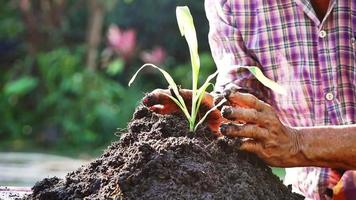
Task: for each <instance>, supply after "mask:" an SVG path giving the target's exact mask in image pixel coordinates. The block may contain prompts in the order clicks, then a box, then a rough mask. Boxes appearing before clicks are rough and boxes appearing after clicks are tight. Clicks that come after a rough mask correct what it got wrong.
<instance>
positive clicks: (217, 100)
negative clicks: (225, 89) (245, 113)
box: [212, 92, 230, 110]
mask: <svg viewBox="0 0 356 200" xmlns="http://www.w3.org/2000/svg"><path fill="white" fill-rule="evenodd" d="M212 96H213V97H214V100H213V104H214V105H218V104H219V103H220V102H221V101H223V100H225V97H224V95H223V94H222V93H217V92H215V93H213V94H212ZM223 106H230V103H229V101H226V102H225V103H223V104H221V105H220V106H219V107H217V109H218V110H221V109H222V107H223Z"/></svg>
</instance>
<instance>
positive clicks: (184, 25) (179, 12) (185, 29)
mask: <svg viewBox="0 0 356 200" xmlns="http://www.w3.org/2000/svg"><path fill="white" fill-rule="evenodd" d="M176 16H177V22H178V26H179V30H180V32H181V34H182V36H185V38H186V40H187V43H188V46H189V52H190V58H191V66H192V103H191V108H190V112H189V110H188V108H187V106H186V104H185V102H184V99H183V97H182V96H181V95H180V93H179V88H178V87H177V84H176V83H175V81H174V80H173V78H172V77H171V75H170V74H169V73H168V72H166V71H165V70H163V69H160V68H159V67H157V66H155V65H153V64H145V65H143V66H142V67H141V68H140V69H139V70H138V71H137V72H136V73H135V74H134V76H133V77H132V79H131V80H130V82H129V86H130V85H131V83H132V82H133V81H134V80H135V78H136V76H137V74H138V73H139V72H140V71H141V70H142V69H143V68H145V67H147V66H151V67H154V68H155V69H158V70H159V71H160V72H161V73H162V74H163V75H164V77H165V79H166V80H167V82H168V84H169V86H170V88H171V89H172V91H173V92H174V95H175V96H176V97H173V96H169V97H170V98H171V99H172V100H173V101H174V102H175V103H176V104H177V105H178V107H179V108H180V109H181V110H182V112H183V113H184V115H185V116H186V118H187V119H188V122H189V129H190V131H195V130H196V128H197V127H198V125H199V124H200V123H201V122H198V123H196V119H197V114H198V112H199V107H200V104H201V101H202V99H203V97H204V94H205V91H206V89H207V88H208V86H209V85H211V83H210V81H211V80H212V79H213V78H214V77H215V76H216V75H217V74H218V73H217V72H215V73H213V74H212V75H210V76H209V77H208V78H207V79H206V81H205V82H204V84H203V85H202V86H201V87H200V88H198V79H199V70H200V59H199V54H198V40H197V36H196V31H195V27H194V21H193V17H192V15H191V13H190V11H189V8H188V7H186V6H183V7H181V6H178V7H177V9H176ZM208 113H209V112H207V113H206V115H205V116H204V117H202V118H201V121H204V119H205V118H206V116H207V115H208Z"/></svg>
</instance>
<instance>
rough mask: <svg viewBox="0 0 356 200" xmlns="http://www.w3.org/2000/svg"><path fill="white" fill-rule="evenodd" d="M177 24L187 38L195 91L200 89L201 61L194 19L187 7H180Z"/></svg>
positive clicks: (177, 10) (177, 12) (177, 13)
mask: <svg viewBox="0 0 356 200" xmlns="http://www.w3.org/2000/svg"><path fill="white" fill-rule="evenodd" d="M176 15H177V22H178V27H179V30H180V32H181V34H182V36H185V39H186V40H187V43H188V46H189V52H190V58H191V62H192V73H193V74H192V76H193V84H192V87H193V91H194V90H195V89H197V88H198V76H199V68H200V59H199V54H198V39H197V34H196V31H195V27H194V21H193V17H192V15H191V13H190V11H189V8H188V7H187V6H178V7H177V9H176Z"/></svg>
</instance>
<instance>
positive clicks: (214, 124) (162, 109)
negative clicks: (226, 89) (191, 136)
mask: <svg viewBox="0 0 356 200" xmlns="http://www.w3.org/2000/svg"><path fill="white" fill-rule="evenodd" d="M179 93H180V95H181V96H182V98H183V99H184V102H185V105H186V106H187V108H188V109H190V108H191V103H192V90H186V89H180V90H179ZM169 95H172V94H171V92H170V90H168V89H156V90H154V91H152V92H151V93H149V94H148V95H146V97H145V98H144V99H143V104H144V105H145V106H147V107H148V108H149V109H150V110H152V111H153V112H156V113H159V114H163V115H165V114H173V113H176V112H181V111H180V108H179V107H178V106H177V104H176V103H174V101H173V100H172V99H171V98H169ZM213 107H214V96H212V95H211V94H209V93H205V96H204V97H203V99H202V102H201V104H200V109H199V114H198V119H197V121H198V120H199V117H202V116H204V114H205V113H206V112H207V111H209V110H210V109H211V108H213ZM189 112H190V110H189ZM223 121H224V119H223V118H222V115H221V113H220V111H219V110H218V109H214V110H213V111H212V112H211V113H210V114H209V115H208V117H207V118H206V122H207V124H208V127H209V128H210V130H211V131H212V132H213V133H214V134H215V135H216V136H222V135H221V133H220V131H219V127H220V125H221V123H222V122H223Z"/></svg>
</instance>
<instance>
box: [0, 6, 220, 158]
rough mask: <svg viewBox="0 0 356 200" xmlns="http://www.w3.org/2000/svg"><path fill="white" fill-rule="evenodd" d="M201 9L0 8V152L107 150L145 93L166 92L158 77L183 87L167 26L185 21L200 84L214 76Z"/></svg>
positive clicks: (182, 48) (183, 59) (174, 38)
mask: <svg viewBox="0 0 356 200" xmlns="http://www.w3.org/2000/svg"><path fill="white" fill-rule="evenodd" d="M203 4H204V1H191V0H0V5H1V6H0V70H1V71H0V113H1V114H0V116H1V117H0V151H35V152H49V153H57V154H62V155H70V156H77V155H80V154H84V155H88V156H94V155H97V154H99V153H100V152H101V151H102V150H103V149H104V148H105V147H106V146H107V145H109V144H110V143H111V142H112V141H114V140H117V139H118V136H119V135H120V131H124V129H125V128H126V125H127V123H128V121H129V120H130V119H131V117H132V113H133V111H134V109H135V107H136V106H137V105H138V104H139V102H140V100H141V98H142V97H143V95H144V93H145V92H149V91H151V90H153V89H155V88H157V87H160V88H164V87H166V83H165V80H164V79H163V78H162V76H161V74H159V73H157V72H156V71H154V70H151V71H150V70H145V71H144V73H142V74H140V76H139V77H138V79H137V81H136V82H135V83H134V85H133V86H132V87H130V88H128V86H127V83H128V80H129V78H130V77H131V76H132V74H133V73H134V72H135V71H136V70H137V69H138V68H139V67H140V66H141V65H142V64H144V63H146V62H151V63H155V64H157V65H159V66H162V67H164V68H165V69H166V70H167V71H169V72H170V73H171V74H172V75H173V77H175V78H176V80H177V82H178V84H182V86H183V87H190V85H189V83H190V82H191V81H190V80H191V78H190V72H191V69H190V60H189V52H188V47H187V45H186V42H185V40H184V38H183V37H181V36H180V34H179V30H178V26H177V23H176V18H175V8H176V6H177V5H188V6H189V7H190V9H191V12H192V14H193V17H194V19H195V25H196V28H197V32H198V39H199V48H200V54H201V62H202V69H201V71H202V72H201V76H202V77H207V75H208V74H210V73H212V72H213V71H215V65H214V63H213V60H212V58H211V56H210V50H209V46H208V41H207V33H208V23H207V20H206V17H205V12H204V5H203Z"/></svg>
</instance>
